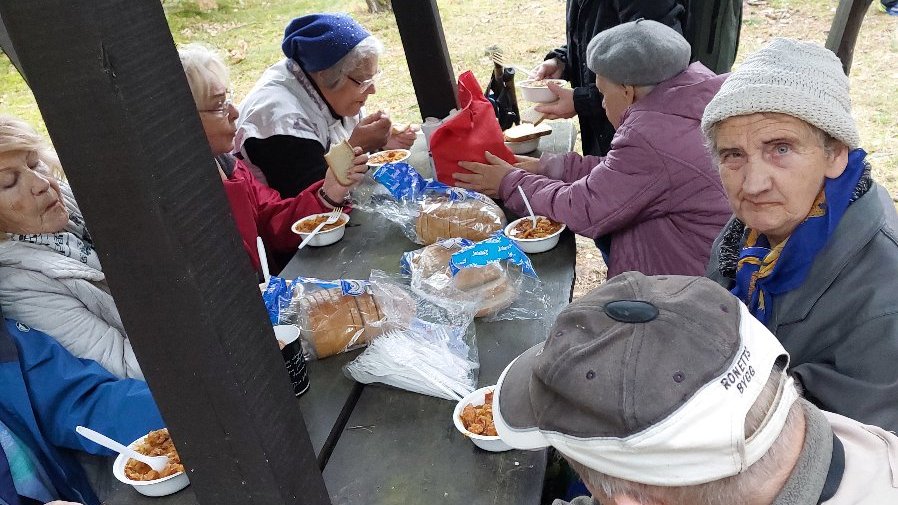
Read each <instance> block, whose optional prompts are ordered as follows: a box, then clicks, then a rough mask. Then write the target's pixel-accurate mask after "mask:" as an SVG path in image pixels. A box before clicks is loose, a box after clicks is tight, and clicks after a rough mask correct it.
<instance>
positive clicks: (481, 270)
mask: <svg viewBox="0 0 898 505" xmlns="http://www.w3.org/2000/svg"><path fill="white" fill-rule="evenodd" d="M460 249H461V247H460V246H458V245H453V246H449V247H447V246H444V245H443V244H431V245H429V246H427V247H425V248H423V249H421V250H419V251H418V254H417V255H415V256H414V257H413V258H412V260H411V261H410V267H411V274H412V281H411V285H412V289H414V290H416V291H418V292H422V293H424V294H425V295H429V296H431V297H437V298H440V299H441V300H456V301H458V302H459V303H465V302H472V301H473V302H474V303H475V305H476V307H477V313H476V314H474V317H485V316H491V315H494V314H496V313H497V312H499V311H500V310H502V309H504V308H506V307H508V306H509V305H511V304H512V303H513V302H514V301H515V299H517V291H516V290H515V287H514V285H513V284H512V283H511V282H510V280H509V278H508V275H507V274H506V273H505V269H504V268H502V266H501V265H499V264H498V263H491V264H489V265H486V266H482V267H467V268H462V269H461V270H459V271H458V273H456V274H455V276H453V275H452V273H451V271H450V270H449V259H450V257H451V256H452V254H454V253H456V252H458V251H459V250H460Z"/></svg>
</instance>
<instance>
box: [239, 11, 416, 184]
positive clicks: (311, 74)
mask: <svg viewBox="0 0 898 505" xmlns="http://www.w3.org/2000/svg"><path fill="white" fill-rule="evenodd" d="M281 48H282V49H283V52H284V55H286V58H285V59H283V60H281V61H279V62H278V63H275V64H274V65H272V66H271V67H269V68H268V70H266V71H265V73H263V74H262V77H261V78H260V79H259V81H258V82H257V83H256V85H255V86H254V87H253V89H252V90H251V91H250V92H249V94H248V95H247V97H246V99H245V100H244V101H243V103H242V104H241V105H240V114H241V117H240V119H239V120H238V122H237V139H236V152H237V153H238V156H239V157H242V158H243V159H244V160H245V161H248V162H250V163H251V165H252V167H253V168H254V170H253V173H254V174H255V175H256V176H257V177H258V178H259V179H260V180H262V181H263V182H265V183H267V184H268V185H269V186H271V187H272V188H274V189H276V190H277V191H278V192H280V194H281V196H283V197H289V196H294V195H296V194H298V193H299V192H300V191H302V190H303V189H305V188H307V187H309V186H310V185H311V184H312V183H313V182H314V181H317V180H319V179H321V178H322V177H324V173H325V170H326V169H327V164H326V162H325V160H324V154H325V153H326V152H327V151H328V149H330V147H331V146H332V145H334V144H338V143H340V142H342V141H344V140H348V141H349V144H350V145H352V146H353V147H361V148H362V150H363V151H365V152H372V151H376V150H379V149H381V148H407V147H409V146H411V144H412V142H413V141H414V139H415V132H414V131H413V129H412V128H411V127H406V128H404V129H403V130H401V131H398V132H397V131H394V130H393V128H392V124H391V122H390V118H389V117H388V116H387V115H386V114H385V113H383V112H382V111H378V112H376V113H374V114H371V115H368V116H364V115H363V113H362V107H363V106H364V105H365V101H366V100H367V99H368V96H370V95H372V94H374V93H375V92H376V91H377V89H376V84H375V83H376V79H377V76H378V75H379V74H380V72H379V71H378V59H379V56H380V54H381V52H383V45H382V44H381V42H380V41H379V40H378V39H377V38H375V37H374V36H372V35H371V34H370V33H368V32H367V31H366V30H365V29H364V28H362V26H361V25H359V24H358V23H356V22H355V20H353V19H352V18H350V17H349V16H347V15H344V14H310V15H307V16H302V17H299V18H296V19H294V20H293V21H291V22H290V24H289V25H288V26H287V29H286V31H285V33H284V40H283V43H282V45H281Z"/></svg>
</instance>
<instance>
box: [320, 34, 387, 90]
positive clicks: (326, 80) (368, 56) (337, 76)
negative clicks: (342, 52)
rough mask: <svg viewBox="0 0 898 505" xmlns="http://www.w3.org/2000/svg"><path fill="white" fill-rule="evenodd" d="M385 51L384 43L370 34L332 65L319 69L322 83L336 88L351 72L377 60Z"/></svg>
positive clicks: (330, 87)
mask: <svg viewBox="0 0 898 505" xmlns="http://www.w3.org/2000/svg"><path fill="white" fill-rule="evenodd" d="M383 52H384V45H383V43H382V42H381V41H380V40H379V39H378V38H377V37H375V36H374V35H369V36H368V37H365V38H364V39H362V41H361V42H359V43H358V44H356V46H355V47H353V48H352V50H351V51H349V52H348V53H346V56H344V57H342V58H340V59H339V60H338V61H337V62H336V63H334V64H333V65H331V66H330V67H328V68H326V69H324V70H320V71H318V72H317V73H318V75H319V76H320V78H321V82H322V84H324V86H325V87H326V88H328V89H334V88H336V87H337V86H339V85H340V82H342V81H343V79H344V78H346V76H347V75H349V74H350V73H351V72H353V71H355V70H357V69H359V68H360V67H362V66H363V65H364V64H365V63H367V62H369V61H371V60H375V61H376V60H377V58H379V57H380V55H381V54H383Z"/></svg>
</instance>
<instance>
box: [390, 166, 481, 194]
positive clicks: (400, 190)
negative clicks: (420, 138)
mask: <svg viewBox="0 0 898 505" xmlns="http://www.w3.org/2000/svg"><path fill="white" fill-rule="evenodd" d="M372 177H373V178H374V180H375V181H377V182H378V183H380V184H381V185H382V186H383V187H384V188H386V189H387V191H389V192H390V194H391V195H393V198H395V199H397V200H400V201H407V200H420V199H421V198H423V197H424V196H426V195H427V194H433V195H439V196H445V197H447V198H449V200H451V201H456V202H457V201H463V200H467V199H473V200H480V201H481V202H484V203H492V201H491V200H490V199H489V198H488V197H487V196H485V195H482V194H480V193H478V192H476V191H471V190H469V189H463V188H456V187H452V186H447V185H445V184H443V183H442V182H439V181H434V180H429V179H425V178H423V177H421V174H419V173H418V172H417V171H416V170H415V169H414V168H413V167H412V166H411V165H409V164H408V163H404V162H401V161H400V162H398V163H387V164H386V165H382V166H380V167H379V168H378V169H377V171H375V172H374V175H373V176H372Z"/></svg>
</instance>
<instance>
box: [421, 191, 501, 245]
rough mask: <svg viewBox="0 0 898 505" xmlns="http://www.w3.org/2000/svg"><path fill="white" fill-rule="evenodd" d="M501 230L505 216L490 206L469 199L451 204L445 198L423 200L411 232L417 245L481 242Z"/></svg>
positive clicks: (496, 208) (451, 202) (491, 204)
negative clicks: (463, 240) (454, 240)
mask: <svg viewBox="0 0 898 505" xmlns="http://www.w3.org/2000/svg"><path fill="white" fill-rule="evenodd" d="M504 227H505V214H504V213H503V212H502V209H500V208H499V206H498V205H496V204H495V203H493V202H489V203H486V202H482V201H480V200H477V199H474V198H469V199H467V200H456V201H452V200H449V198H446V197H437V198H427V199H424V200H423V201H422V203H421V209H420V214H419V215H418V219H417V221H416V222H415V232H416V233H417V235H418V241H419V242H420V243H421V244H424V245H429V244H433V243H434V242H437V241H438V240H440V239H446V238H466V239H469V240H473V241H475V242H478V241H481V240H485V239H486V238H488V237H489V236H490V235H492V234H493V233H495V232H497V231H499V230H501V229H502V228H504Z"/></svg>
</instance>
